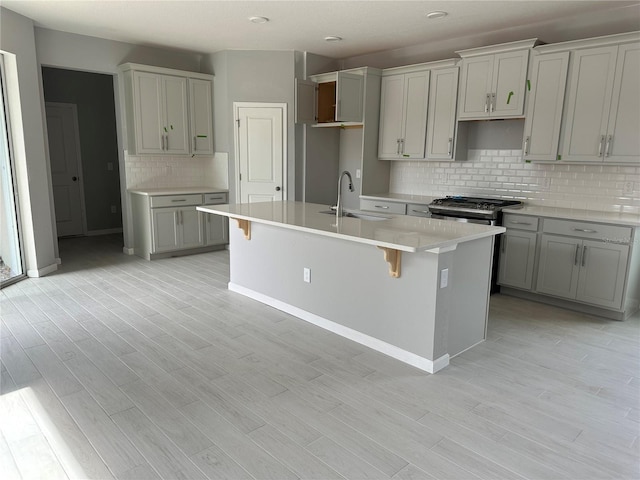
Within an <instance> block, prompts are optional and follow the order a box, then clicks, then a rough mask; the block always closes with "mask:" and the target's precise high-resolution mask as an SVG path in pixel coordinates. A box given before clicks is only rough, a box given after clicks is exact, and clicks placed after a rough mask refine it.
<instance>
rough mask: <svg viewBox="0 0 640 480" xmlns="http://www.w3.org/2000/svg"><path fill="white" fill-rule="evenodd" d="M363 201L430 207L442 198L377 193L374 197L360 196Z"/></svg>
mask: <svg viewBox="0 0 640 480" xmlns="http://www.w3.org/2000/svg"><path fill="white" fill-rule="evenodd" d="M360 198H361V199H363V200H386V201H387V202H401V203H417V204H420V205H429V204H430V203H431V202H432V201H433V200H434V199H436V198H441V197H430V196H426V195H408V194H406V193H376V194H374V195H360Z"/></svg>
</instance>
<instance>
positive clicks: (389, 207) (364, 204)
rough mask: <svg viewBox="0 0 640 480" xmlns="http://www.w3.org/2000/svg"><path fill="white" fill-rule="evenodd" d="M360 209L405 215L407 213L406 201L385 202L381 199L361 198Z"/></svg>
mask: <svg viewBox="0 0 640 480" xmlns="http://www.w3.org/2000/svg"><path fill="white" fill-rule="evenodd" d="M360 210H369V211H370V212H385V213H393V214H396V215H404V214H406V213H407V204H406V203H396V202H385V201H381V200H360Z"/></svg>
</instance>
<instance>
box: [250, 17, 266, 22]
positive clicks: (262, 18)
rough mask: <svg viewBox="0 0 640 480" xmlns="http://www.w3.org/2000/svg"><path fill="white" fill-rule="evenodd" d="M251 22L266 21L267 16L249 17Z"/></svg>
mask: <svg viewBox="0 0 640 480" xmlns="http://www.w3.org/2000/svg"><path fill="white" fill-rule="evenodd" d="M249 21H250V22H251V23H267V22H268V21H269V19H268V18H267V17H249Z"/></svg>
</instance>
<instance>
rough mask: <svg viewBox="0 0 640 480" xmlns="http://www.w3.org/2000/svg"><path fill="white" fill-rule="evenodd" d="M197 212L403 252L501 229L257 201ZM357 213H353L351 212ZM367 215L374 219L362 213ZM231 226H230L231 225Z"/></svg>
mask: <svg viewBox="0 0 640 480" xmlns="http://www.w3.org/2000/svg"><path fill="white" fill-rule="evenodd" d="M197 209H198V210H200V211H201V212H206V213H213V214H216V215H223V216H225V217H231V218H236V219H240V220H249V221H251V222H256V223H263V224H266V225H273V226H278V227H282V228H288V229H291V230H298V231H302V232H308V233H314V234H317V235H323V236H327V237H333V238H340V239H343V240H350V241H353V242H358V243H365V244H369V245H375V246H380V247H387V248H393V249H396V250H401V251H404V252H424V251H427V250H432V249H436V248H444V247H450V246H454V245H457V244H458V243H462V242H469V241H472V240H477V239H479V238H484V237H490V236H493V235H498V234H500V233H503V232H504V231H505V228H503V227H490V226H486V225H475V224H468V223H459V222H450V221H446V220H436V219H432V218H424V217H410V216H404V215H395V216H381V215H377V216H378V217H383V218H385V219H384V220H365V219H360V218H353V217H342V218H340V219H339V221H337V222H336V217H335V215H329V214H325V213H320V212H323V211H327V210H328V208H327V206H326V205H319V204H316V203H304V202H293V201H285V202H261V203H243V204H237V205H205V206H201V207H197ZM352 212H355V213H357V212H356V211H352ZM365 214H366V215H368V216H370V217H371V216H374V215H371V214H369V213H366V212H365ZM232 227H233V226H232Z"/></svg>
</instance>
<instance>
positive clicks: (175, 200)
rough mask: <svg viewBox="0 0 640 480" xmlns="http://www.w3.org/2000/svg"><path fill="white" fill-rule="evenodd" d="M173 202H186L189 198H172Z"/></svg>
mask: <svg viewBox="0 0 640 480" xmlns="http://www.w3.org/2000/svg"><path fill="white" fill-rule="evenodd" d="M171 201H172V202H173V203H177V202H186V201H187V199H186V198H174V199H173V200H171Z"/></svg>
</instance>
